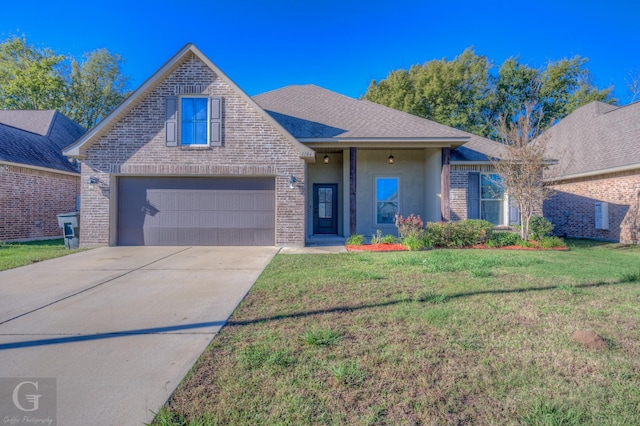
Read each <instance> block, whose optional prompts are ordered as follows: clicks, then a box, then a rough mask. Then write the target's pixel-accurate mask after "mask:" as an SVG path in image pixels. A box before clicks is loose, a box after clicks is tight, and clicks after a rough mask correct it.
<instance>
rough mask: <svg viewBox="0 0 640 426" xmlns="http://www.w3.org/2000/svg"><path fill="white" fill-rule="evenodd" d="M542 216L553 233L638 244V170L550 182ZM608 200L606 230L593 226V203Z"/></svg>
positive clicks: (639, 237) (639, 199)
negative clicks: (556, 182)
mask: <svg viewBox="0 0 640 426" xmlns="http://www.w3.org/2000/svg"><path fill="white" fill-rule="evenodd" d="M552 188H553V189H554V191H555V194H554V196H553V197H552V198H551V199H549V200H547V202H545V206H544V215H545V217H547V219H549V220H550V221H551V222H552V223H553V224H554V225H555V229H554V233H555V234H556V235H566V236H571V237H581V238H596V239H603V240H611V241H621V242H624V243H635V244H638V242H639V241H640V212H639V210H640V170H636V171H630V172H624V173H618V174H609V175H601V176H594V177H588V178H582V179H574V180H571V181H565V182H561V183H559V184H557V185H553V186H552ZM597 201H604V202H607V203H609V229H608V230H602V229H596V228H595V203H596V202H597Z"/></svg>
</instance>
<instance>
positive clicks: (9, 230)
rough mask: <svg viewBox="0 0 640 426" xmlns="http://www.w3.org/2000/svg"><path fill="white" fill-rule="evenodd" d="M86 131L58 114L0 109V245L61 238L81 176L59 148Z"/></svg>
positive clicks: (74, 202) (75, 199) (73, 163)
mask: <svg viewBox="0 0 640 426" xmlns="http://www.w3.org/2000/svg"><path fill="white" fill-rule="evenodd" d="M84 132H85V129H84V128H82V127H81V126H80V125H79V124H77V123H75V122H74V121H72V120H70V119H68V118H67V117H65V116H64V115H63V114H61V113H59V112H57V111H53V110H50V111H12V110H0V241H14V240H34V239H45V238H50V237H58V236H61V235H62V234H61V232H62V231H61V230H60V228H58V220H57V217H56V215H57V214H60V213H68V212H70V211H75V210H76V203H77V197H78V195H79V194H80V174H79V172H78V168H77V164H76V162H75V161H73V162H70V159H69V158H67V157H65V156H63V155H62V149H63V148H64V147H65V146H68V145H69V144H70V143H72V142H74V141H76V140H77V139H78V138H79V137H80V136H82V134H83V133H84Z"/></svg>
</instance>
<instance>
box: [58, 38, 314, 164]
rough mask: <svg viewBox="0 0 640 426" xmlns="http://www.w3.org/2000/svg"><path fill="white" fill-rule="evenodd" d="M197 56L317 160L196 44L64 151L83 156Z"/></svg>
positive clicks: (304, 155)
mask: <svg viewBox="0 0 640 426" xmlns="http://www.w3.org/2000/svg"><path fill="white" fill-rule="evenodd" d="M193 56H195V57H197V58H198V59H199V60H201V61H202V62H203V63H204V64H205V65H207V66H208V67H209V69H210V70H211V71H213V73H214V74H216V76H217V77H218V78H220V79H221V80H222V81H224V82H225V83H226V84H228V85H229V86H230V87H231V88H232V90H234V91H235V92H236V93H237V94H238V95H239V96H240V97H241V98H243V100H244V101H246V102H247V103H248V104H249V105H251V106H252V107H254V108H255V109H256V111H257V112H258V114H260V115H261V116H262V117H264V119H265V120H266V121H267V122H269V123H270V124H271V125H272V126H273V127H274V128H275V129H276V130H278V131H280V133H281V134H282V135H283V136H284V137H285V138H286V139H287V140H288V141H289V142H290V143H291V144H292V145H293V146H294V147H295V148H296V149H297V150H298V152H299V153H300V157H301V158H305V159H307V160H309V161H314V158H315V153H314V152H313V150H311V149H310V148H308V147H306V146H304V145H302V144H301V143H300V142H299V141H298V140H297V139H296V138H294V137H293V136H291V134H290V133H288V132H287V131H286V130H285V129H284V128H282V127H281V125H280V124H279V123H278V122H277V121H275V120H274V119H273V118H272V117H271V116H270V115H269V114H267V113H266V112H264V111H263V110H262V109H261V108H260V107H259V106H258V105H257V104H256V103H255V102H254V101H253V100H252V99H251V97H249V96H248V95H247V94H246V93H245V92H244V91H243V90H242V89H240V87H238V85H236V84H235V83H234V82H233V81H232V80H231V79H230V78H229V77H227V76H226V75H225V74H224V73H223V72H222V70H220V68H218V67H217V66H216V65H215V64H214V63H213V62H211V60H210V59H209V58H207V57H206V56H205V55H204V54H203V53H202V52H201V51H200V50H199V49H198V48H197V47H196V46H195V45H193V44H192V43H187V44H186V45H185V46H184V47H183V48H182V49H180V50H179V51H178V52H177V53H176V54H175V55H174V56H173V57H172V58H171V59H169V60H168V61H167V62H166V63H165V64H164V65H163V66H162V67H160V69H158V70H157V71H156V72H155V73H154V74H153V75H152V76H151V77H149V78H148V79H147V80H146V81H145V82H144V83H142V85H141V86H140V87H138V88H137V89H136V90H135V91H134V92H133V93H132V94H131V95H130V96H129V97H128V98H126V99H125V100H124V101H123V102H122V103H121V104H120V105H118V106H117V107H116V109H114V110H113V111H112V112H111V113H110V114H109V115H107V116H106V117H105V118H104V119H103V120H102V121H101V122H100V123H98V125H96V126H95V127H93V128H92V129H91V130H89V131H88V132H87V133H86V134H85V135H84V136H83V137H82V138H81V139H80V140H78V141H77V142H76V143H74V144H73V145H72V146H69V147H67V148H66V149H65V150H64V154H65V155H68V156H72V157H83V156H84V154H85V152H86V150H87V148H89V147H90V146H91V145H93V144H94V143H95V142H97V141H98V140H99V139H100V137H101V136H103V135H105V134H106V133H107V132H109V130H111V129H112V128H113V126H115V124H116V123H117V122H118V121H120V120H121V119H122V118H124V117H125V116H126V115H127V114H128V113H129V112H130V111H131V110H132V109H133V108H134V107H136V106H137V105H138V104H139V103H140V102H142V100H143V99H145V98H146V96H147V95H148V94H149V93H151V92H152V91H153V90H154V89H155V88H156V87H158V86H159V85H160V84H161V83H162V82H163V81H164V80H165V79H166V78H167V77H168V76H169V75H170V74H171V73H172V72H174V71H175V70H176V69H178V68H179V67H180V66H181V65H182V64H184V63H185V62H186V61H187V60H189V59H190V58H192V57H193Z"/></svg>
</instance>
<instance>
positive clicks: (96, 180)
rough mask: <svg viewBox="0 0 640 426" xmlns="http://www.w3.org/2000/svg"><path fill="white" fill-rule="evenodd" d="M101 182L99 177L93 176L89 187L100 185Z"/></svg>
mask: <svg viewBox="0 0 640 426" xmlns="http://www.w3.org/2000/svg"><path fill="white" fill-rule="evenodd" d="M99 182H100V179H98V178H97V177H95V176H91V177H90V178H89V185H95V184H96V183H99Z"/></svg>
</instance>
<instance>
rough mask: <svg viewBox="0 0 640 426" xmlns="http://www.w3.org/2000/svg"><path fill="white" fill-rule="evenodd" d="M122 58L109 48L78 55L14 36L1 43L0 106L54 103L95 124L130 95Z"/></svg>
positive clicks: (80, 120)
mask: <svg viewBox="0 0 640 426" xmlns="http://www.w3.org/2000/svg"><path fill="white" fill-rule="evenodd" d="M122 63H123V59H122V57H121V56H120V55H116V54H112V53H110V52H109V51H108V50H106V49H98V50H95V51H93V52H91V53H85V54H84V55H83V57H82V59H81V60H77V59H75V58H73V57H71V56H65V55H59V54H56V53H55V52H54V51H53V50H51V49H41V48H37V47H35V46H33V45H30V44H28V43H27V41H26V39H25V38H24V37H11V38H9V39H7V40H5V41H4V42H2V43H0V109H56V110H59V111H61V112H63V113H65V114H66V115H67V116H68V117H69V118H71V119H73V120H75V121H76V122H78V123H79V124H81V125H82V126H84V127H85V128H90V127H93V126H94V125H95V124H96V123H98V121H100V120H101V119H102V118H103V117H104V116H105V115H107V114H108V113H109V112H110V111H111V110H112V109H113V108H115V107H116V106H117V105H118V104H119V103H120V102H122V100H123V99H124V98H125V97H126V96H127V95H128V93H127V83H128V77H126V76H125V75H124V74H123V73H122V69H121V66H122Z"/></svg>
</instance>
